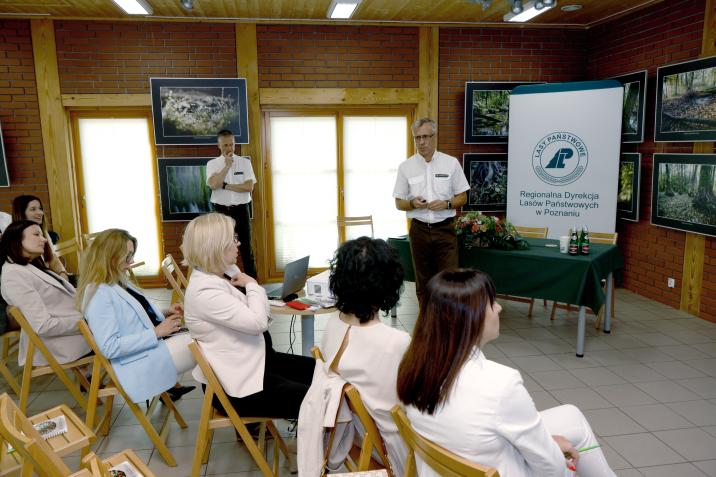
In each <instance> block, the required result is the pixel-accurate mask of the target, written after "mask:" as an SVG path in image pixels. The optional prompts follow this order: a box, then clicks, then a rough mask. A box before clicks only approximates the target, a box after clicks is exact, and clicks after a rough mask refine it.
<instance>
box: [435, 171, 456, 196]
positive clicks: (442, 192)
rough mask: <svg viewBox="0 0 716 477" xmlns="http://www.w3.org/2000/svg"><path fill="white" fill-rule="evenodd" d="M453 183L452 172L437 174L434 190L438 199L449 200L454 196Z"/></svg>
mask: <svg viewBox="0 0 716 477" xmlns="http://www.w3.org/2000/svg"><path fill="white" fill-rule="evenodd" d="M451 185H452V181H451V180H450V174H435V177H433V190H434V191H435V195H436V197H437V198H438V199H442V200H449V199H451V198H452V196H453V194H452V187H451Z"/></svg>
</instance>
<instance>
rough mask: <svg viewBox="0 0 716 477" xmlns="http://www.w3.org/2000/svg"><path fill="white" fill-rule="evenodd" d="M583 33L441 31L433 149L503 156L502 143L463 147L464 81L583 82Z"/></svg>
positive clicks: (493, 30) (464, 145)
mask: <svg viewBox="0 0 716 477" xmlns="http://www.w3.org/2000/svg"><path fill="white" fill-rule="evenodd" d="M585 37H586V34H585V32H583V31H572V30H544V29H543V30H539V29H516V28H441V29H440V58H439V71H438V78H439V79H438V81H439V91H438V101H439V115H440V116H439V118H438V130H439V134H438V136H439V144H438V149H439V150H440V151H443V152H445V153H448V154H451V155H453V156H455V157H457V158H462V155H463V153H466V152H507V144H504V145H502V144H489V145H476V144H469V145H468V144H463V138H464V135H463V121H464V108H465V82H466V81H535V82H563V81H579V80H583V79H584V78H585V74H586V68H585V65H584V55H585V50H586V47H585Z"/></svg>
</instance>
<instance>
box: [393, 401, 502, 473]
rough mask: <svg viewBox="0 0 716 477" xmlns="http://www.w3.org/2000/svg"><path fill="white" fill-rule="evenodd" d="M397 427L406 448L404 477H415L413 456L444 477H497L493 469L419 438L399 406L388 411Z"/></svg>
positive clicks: (495, 470) (415, 469) (415, 470)
mask: <svg viewBox="0 0 716 477" xmlns="http://www.w3.org/2000/svg"><path fill="white" fill-rule="evenodd" d="M390 413H391V414H392V415H393V420H394V421H395V423H396V424H397V425H398V431H400V435H401V436H403V440H404V441H405V443H406V444H407V446H408V458H407V460H406V462H405V477H415V476H416V475H417V468H416V466H415V454H418V455H419V456H420V458H421V459H422V460H423V461H424V462H425V463H426V464H428V465H429V466H430V467H431V468H432V469H433V470H434V471H435V472H437V473H438V474H439V475H441V476H444V477H465V476H469V477H499V476H500V474H499V472H497V469H495V468H494V467H486V466H483V465H480V464H476V463H474V462H470V461H469V460H467V459H465V458H463V457H460V456H459V455H457V454H454V453H452V452H450V451H449V450H447V449H444V448H442V447H440V446H439V445H437V444H435V443H434V442H432V441H430V440H428V439H426V438H425V437H423V436H421V435H420V434H418V433H417V432H415V430H414V429H413V426H411V425H410V421H409V420H408V416H406V415H405V411H403V408H401V407H400V406H399V405H397V404H396V405H395V406H394V407H393V409H392V410H391V411H390Z"/></svg>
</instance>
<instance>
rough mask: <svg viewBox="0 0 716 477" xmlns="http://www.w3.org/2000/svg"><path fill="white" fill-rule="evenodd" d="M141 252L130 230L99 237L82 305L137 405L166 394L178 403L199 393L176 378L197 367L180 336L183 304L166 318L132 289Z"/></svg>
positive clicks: (86, 270) (83, 274) (85, 259)
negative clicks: (135, 261)
mask: <svg viewBox="0 0 716 477" xmlns="http://www.w3.org/2000/svg"><path fill="white" fill-rule="evenodd" d="M136 246H137V239H135V238H134V237H132V236H131V235H129V233H128V232H127V231H125V230H120V229H109V230H105V231H104V232H102V233H100V234H99V235H97V236H96V237H95V238H94V240H93V241H92V243H91V244H90V246H89V248H88V249H87V250H85V253H84V254H83V256H82V261H81V265H80V283H79V292H78V294H77V304H78V307H79V309H80V310H82V312H83V313H84V315H85V318H86V319H87V323H88V324H89V327H90V329H91V330H92V334H93V335H94V338H95V341H96V342H97V346H98V347H99V350H100V351H101V352H102V354H103V355H104V356H105V357H106V358H108V359H109V360H110V362H111V363H112V367H113V368H114V370H115V372H116V373H117V377H118V379H119V381H120V384H121V385H122V387H124V389H125V390H126V391H127V394H129V397H130V398H131V399H132V401H134V402H142V401H145V400H147V399H151V398H153V397H154V396H156V395H157V394H160V393H162V392H164V391H167V392H168V393H169V395H170V396H171V397H172V399H178V398H179V397H181V396H182V395H183V394H185V393H187V392H189V391H191V390H192V389H194V386H186V387H180V386H179V387H173V386H174V385H175V384H176V382H177V375H181V374H182V373H184V372H186V371H188V370H189V369H191V368H192V367H194V365H195V364H196V363H195V362H194V359H193V358H192V356H191V351H190V350H189V348H188V345H189V342H190V341H191V338H190V337H189V334H188V333H182V332H180V327H181V318H182V314H183V309H182V306H181V305H180V304H174V305H172V306H170V307H169V309H167V310H165V311H163V312H162V311H161V310H159V309H157V308H156V307H154V306H153V305H152V304H151V303H149V301H148V300H147V299H146V298H145V297H144V295H142V293H141V292H140V291H139V290H137V289H136V288H134V287H133V286H132V285H130V284H129V283H128V279H127V270H128V269H129V267H130V265H131V264H132V262H133V259H134V252H135V250H136Z"/></svg>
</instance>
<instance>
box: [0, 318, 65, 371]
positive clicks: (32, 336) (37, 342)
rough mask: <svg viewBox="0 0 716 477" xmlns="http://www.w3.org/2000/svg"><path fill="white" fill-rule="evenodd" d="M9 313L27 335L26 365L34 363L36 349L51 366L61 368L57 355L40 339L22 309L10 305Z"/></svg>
mask: <svg viewBox="0 0 716 477" xmlns="http://www.w3.org/2000/svg"><path fill="white" fill-rule="evenodd" d="M7 313H8V315H10V316H12V317H13V318H15V321H17V324H18V325H20V329H21V330H22V332H23V333H25V335H27V341H28V343H27V356H25V366H28V365H29V366H30V367H32V365H33V364H32V363H33V361H34V359H33V358H34V357H35V349H37V350H38V351H40V353H42V356H43V357H44V358H45V360H47V363H48V365H49V366H50V367H52V368H54V369H58V368H60V363H59V362H58V361H57V359H56V358H55V356H54V355H53V354H52V353H51V352H50V350H48V349H47V346H45V343H43V341H42V340H41V339H40V337H39V336H38V335H37V333H36V332H35V330H34V329H33V328H32V326H31V325H30V322H29V321H27V318H25V315H23V314H22V312H21V311H20V309H19V308H18V307H16V306H8V307H7Z"/></svg>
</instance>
